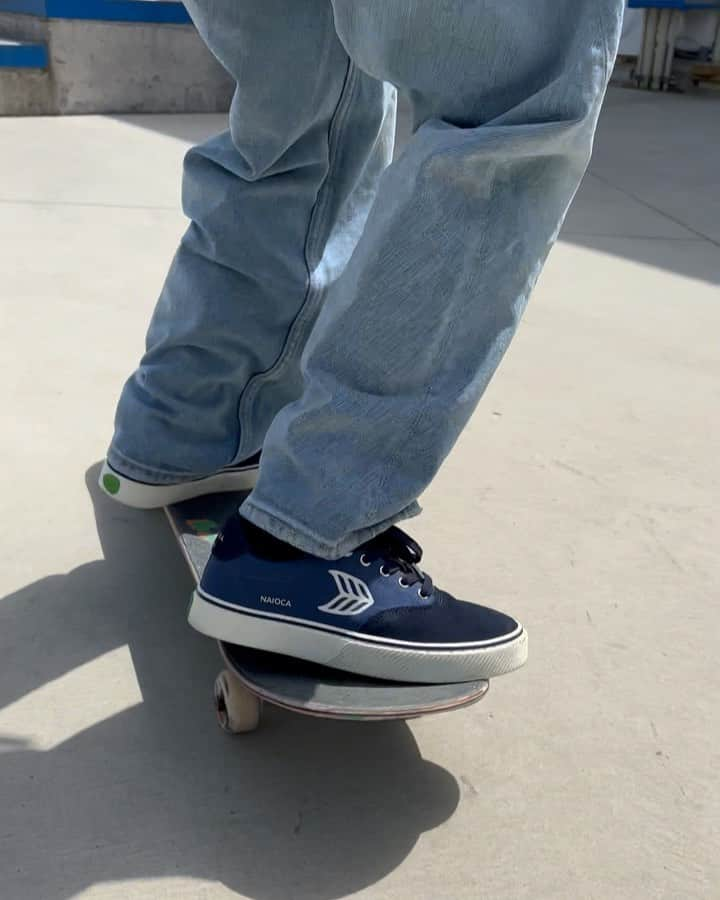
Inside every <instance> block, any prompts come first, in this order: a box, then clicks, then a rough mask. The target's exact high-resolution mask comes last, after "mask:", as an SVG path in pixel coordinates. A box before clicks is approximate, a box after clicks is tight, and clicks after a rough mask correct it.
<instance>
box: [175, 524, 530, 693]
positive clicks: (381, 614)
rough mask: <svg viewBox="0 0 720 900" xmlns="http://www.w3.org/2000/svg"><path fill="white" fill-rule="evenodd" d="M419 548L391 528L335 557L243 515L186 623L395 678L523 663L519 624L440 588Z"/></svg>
mask: <svg viewBox="0 0 720 900" xmlns="http://www.w3.org/2000/svg"><path fill="white" fill-rule="evenodd" d="M421 556H422V551H421V549H420V547H419V546H418V545H417V544H416V543H415V541H413V540H412V539H411V538H410V537H408V536H407V535H406V534H405V533H404V532H403V531H401V530H400V529H399V528H394V527H393V528H390V529H388V530H387V531H385V532H384V533H383V534H381V535H379V536H378V537H375V538H373V539H372V540H371V541H368V542H367V543H366V544H363V545H362V546H361V547H359V548H358V549H357V550H355V551H354V552H353V553H351V554H349V555H348V556H345V557H343V558H342V559H340V560H337V561H334V562H329V561H328V560H325V559H320V558H319V557H316V556H310V555H309V554H307V553H304V552H303V551H301V550H297V549H295V548H294V547H291V546H290V545H288V544H285V543H283V542H282V541H279V540H277V538H275V537H272V536H271V535H269V534H267V533H266V532H264V531H261V530H260V529H259V528H257V527H255V526H254V525H252V524H251V523H250V522H248V521H247V520H245V519H244V518H243V517H242V516H241V515H239V514H236V515H234V516H233V517H232V518H231V519H230V520H229V521H228V522H227V523H226V524H225V526H224V528H223V530H222V532H221V534H220V535H219V536H218V538H217V540H216V541H215V545H214V546H213V550H212V555H211V557H210V561H209V562H208V565H207V568H206V569H205V572H204V573H203V576H202V579H201V581H200V585H199V586H198V588H197V589H196V591H195V592H194V594H193V599H192V604H191V606H190V612H189V621H190V624H191V625H192V626H193V627H194V628H197V630H198V631H201V632H203V634H207V635H210V636H211V637H215V638H218V639H220V640H224V641H229V642H230V643H234V644H241V645H243V646H246V647H254V648H256V649H259V650H271V651H273V652H276V653H283V654H286V655H287V656H294V657H299V658H300V659H307V660H311V661H312V662H316V663H320V664H322V665H326V666H331V667H334V668H336V669H342V670H344V671H347V672H354V673H356V674H360V675H367V676H371V677H375V678H386V679H390V680H392V681H411V682H425V683H431V684H432V683H444V682H452V681H472V680H474V679H479V678H493V677H495V676H496V675H503V674H505V673H506V672H511V671H512V670H513V669H517V668H519V667H520V666H522V665H523V663H524V662H525V660H526V658H527V634H526V633H525V631H524V630H523V628H522V626H521V625H520V624H519V623H518V622H516V621H515V620H514V619H512V618H511V617H510V616H507V615H505V614H504V613H501V612H497V611H496V610H494V609H488V608H487V607H484V606H478V605H476V604H475V603H466V602H463V601H462V600H456V599H455V597H452V596H451V595H450V594H448V593H446V592H445V591H441V590H439V589H438V588H436V587H435V586H434V585H433V583H432V580H431V579H430V577H429V576H428V575H426V574H425V573H424V572H422V571H421V570H420V568H419V567H418V564H419V563H420V559H421Z"/></svg>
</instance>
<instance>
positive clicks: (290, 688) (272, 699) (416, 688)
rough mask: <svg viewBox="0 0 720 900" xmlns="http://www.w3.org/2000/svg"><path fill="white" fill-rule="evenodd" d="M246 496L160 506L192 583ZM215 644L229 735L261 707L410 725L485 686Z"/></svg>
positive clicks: (251, 725) (246, 728) (460, 703)
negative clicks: (399, 677) (375, 674)
mask: <svg viewBox="0 0 720 900" xmlns="http://www.w3.org/2000/svg"><path fill="white" fill-rule="evenodd" d="M245 496H246V494H244V493H239V492H233V493H224V494H208V495H205V496H203V497H196V498H194V499H192V500H185V501H183V502H182V503H177V504H175V505H173V506H168V507H166V508H165V512H166V514H167V517H168V520H169V522H170V526H171V528H172V530H173V533H174V535H175V537H176V538H177V541H178V544H179V545H180V549H181V550H182V553H183V556H184V557H185V560H186V561H187V564H188V566H189V567H190V571H191V573H192V576H193V578H194V579H195V582H196V583H197V582H198V581H199V580H200V576H201V575H202V571H203V569H204V568H205V564H206V563H207V561H208V559H209V557H210V551H211V549H212V544H213V541H214V540H215V537H216V535H217V533H218V531H219V530H220V528H221V526H222V524H223V522H224V521H225V520H226V519H227V518H228V517H229V516H230V515H231V514H232V513H233V512H234V511H235V510H236V509H237V507H238V506H239V504H240V503H241V502H242V500H243V499H244V498H245ZM218 646H219V648H220V655H221V657H222V659H223V663H224V669H223V670H222V671H221V672H220V674H219V675H218V676H217V679H216V680H215V689H214V694H213V696H214V703H215V711H216V713H217V718H218V723H219V724H220V727H221V728H222V729H223V730H224V731H227V732H229V733H230V734H241V733H245V732H250V731H254V730H255V729H256V728H257V727H258V725H259V723H260V716H261V710H262V706H263V704H266V703H267V704H271V705H274V706H279V707H281V708H283V709H288V710H292V711H293V712H297V713H301V714H303V715H306V716H317V717H320V718H325V719H350V720H359V721H365V722H371V721H383V720H389V719H413V718H418V717H420V716H426V715H430V714H432V713H440V712H447V711H449V710H453V709H460V708H462V707H465V706H469V705H470V704H472V703H476V702H477V701H478V700H481V699H482V698H483V697H484V696H485V694H486V693H487V690H488V686H489V685H488V682H487V681H486V680H480V681H467V682H461V683H457V684H408V683H404V682H397V681H383V680H380V679H373V678H367V677H365V676H357V675H353V674H351V673H349V672H342V671H339V670H337V669H329V668H327V667H325V666H320V665H317V664H315V663H310V662H306V661H304V660H300V659H295V658H292V657H289V656H282V655H280V654H277V653H270V652H268V651H265V650H255V649H252V648H249V647H241V646H239V645H237V644H228V643H226V642H224V641H218Z"/></svg>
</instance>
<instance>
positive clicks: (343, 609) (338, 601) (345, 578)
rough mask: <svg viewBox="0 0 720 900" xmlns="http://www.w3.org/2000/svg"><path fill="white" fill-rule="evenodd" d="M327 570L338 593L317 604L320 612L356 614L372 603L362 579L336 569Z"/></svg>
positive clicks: (371, 596) (370, 595) (344, 614)
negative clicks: (325, 601) (330, 598)
mask: <svg viewBox="0 0 720 900" xmlns="http://www.w3.org/2000/svg"><path fill="white" fill-rule="evenodd" d="M328 571H329V574H330V575H332V577H333V580H334V581H335V587H336V588H337V590H338V593H337V596H336V597H333V599H332V600H330V601H328V602H327V603H324V604H323V605H322V606H318V609H319V610H320V612H326V613H331V614H332V615H334V616H357V615H358V614H359V613H361V612H364V611H365V610H366V609H367V608H368V607H369V606H372V605H373V603H374V602H375V600H374V598H373V595H372V594H371V593H370V588H369V587H368V586H367V585H366V584H365V582H364V581H362V580H361V579H360V578H356V577H355V576H354V575H348V574H347V572H339V571H338V570H337V569H329V570H328Z"/></svg>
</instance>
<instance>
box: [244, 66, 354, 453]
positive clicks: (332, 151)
mask: <svg viewBox="0 0 720 900" xmlns="http://www.w3.org/2000/svg"><path fill="white" fill-rule="evenodd" d="M356 76H357V69H356V67H355V65H354V64H353V62H352V60H348V65H347V69H346V71H345V79H344V81H343V85H342V88H341V90H340V96H339V97H338V102H337V104H336V106H335V111H334V112H333V115H332V117H331V119H330V123H329V126H328V167H327V172H326V174H325V178H324V179H323V182H322V184H321V185H320V188H319V189H318V193H317V196H316V198H315V203H314V204H313V208H312V210H311V212H310V219H309V222H308V228H307V232H306V237H305V246H304V250H303V255H304V259H305V267H306V270H307V288H306V291H305V296H304V298H303V301H302V303H301V305H300V308H299V309H298V311H297V314H296V316H295V319H294V320H293V322H292V324H291V325H290V328H289V329H288V333H287V335H286V337H285V342H284V344H283V347H282V349H281V350H280V353H279V355H278V357H277V359H276V360H275V362H274V363H273V364H272V366H270V367H269V368H268V369H266V370H265V371H264V372H258V373H256V374H255V375H253V376H252V378H251V379H250V381H249V382H248V384H247V385H246V387H245V389H244V391H243V392H242V393H241V395H240V399H239V400H238V409H237V419H238V422H239V423H240V441H239V444H238V447H237V450H236V453H235V456H234V457H233V461H235V460H236V459H239V458H242V457H243V456H248V455H249V454H250V453H252V452H253V450H256V449H257V448H250V449H248V447H247V444H246V437H245V435H246V430H245V429H244V428H243V427H242V421H243V419H244V418H245V415H244V410H246V409H247V408H248V407H249V406H251V404H252V403H253V401H254V399H255V397H256V396H257V393H258V391H259V390H260V388H261V387H262V386H263V385H264V384H267V382H269V381H272V380H277V378H278V377H279V375H280V373H281V372H282V370H283V368H284V366H285V365H286V363H287V362H288V360H289V359H291V358H292V356H293V355H294V353H295V350H296V349H297V347H298V345H299V344H300V342H301V339H302V336H303V333H304V330H305V329H304V325H305V323H306V322H307V320H308V318H309V316H310V314H311V312H312V310H313V309H314V308H315V307H316V306H317V301H319V299H320V297H321V296H322V293H323V292H322V291H321V290H319V289H318V288H317V287H316V286H315V284H314V283H313V269H314V266H313V265H312V259H313V251H314V250H315V248H316V245H317V242H318V241H319V239H320V235H321V234H322V233H323V225H324V224H325V212H326V209H327V205H328V202H329V195H330V182H331V178H330V176H331V174H332V172H333V168H334V163H335V158H336V150H337V147H338V144H339V142H340V135H341V133H342V129H343V126H344V125H345V122H346V121H347V117H348V114H349V111H350V100H351V98H352V94H353V91H354V89H355V85H356V84H357V77H356Z"/></svg>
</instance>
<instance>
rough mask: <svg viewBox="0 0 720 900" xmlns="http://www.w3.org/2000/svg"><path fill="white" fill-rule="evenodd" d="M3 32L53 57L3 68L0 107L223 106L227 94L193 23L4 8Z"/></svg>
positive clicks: (35, 110) (29, 110) (227, 85)
mask: <svg viewBox="0 0 720 900" xmlns="http://www.w3.org/2000/svg"><path fill="white" fill-rule="evenodd" d="M0 34H3V35H4V36H6V37H11V38H14V39H16V40H34V41H44V42H45V43H46V44H47V46H48V54H49V58H50V67H49V72H48V73H41V72H38V71H33V70H25V71H20V70H15V71H12V72H5V73H3V76H2V77H0V114H4V115H37V114H53V113H120V112H223V111H225V110H226V109H227V108H228V106H229V103H230V99H231V97H232V82H231V80H230V78H229V77H228V75H227V73H226V72H225V71H224V69H223V68H222V67H221V66H220V64H219V63H218V62H217V60H216V59H215V57H214V56H213V55H212V54H211V53H210V51H209V50H208V49H207V47H206V46H205V45H204V44H203V42H202V40H201V39H200V36H199V35H198V33H197V32H196V31H195V29H194V28H193V27H192V26H191V25H165V24H154V23H153V24H148V23H134V22H133V23H130V22H128V23H126V22H98V21H88V20H83V19H40V18H38V17H36V16H25V15H16V14H10V13H5V14H0ZM23 98H25V101H24V100H23Z"/></svg>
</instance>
